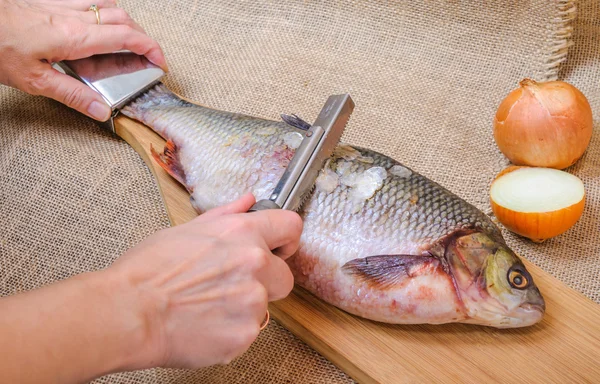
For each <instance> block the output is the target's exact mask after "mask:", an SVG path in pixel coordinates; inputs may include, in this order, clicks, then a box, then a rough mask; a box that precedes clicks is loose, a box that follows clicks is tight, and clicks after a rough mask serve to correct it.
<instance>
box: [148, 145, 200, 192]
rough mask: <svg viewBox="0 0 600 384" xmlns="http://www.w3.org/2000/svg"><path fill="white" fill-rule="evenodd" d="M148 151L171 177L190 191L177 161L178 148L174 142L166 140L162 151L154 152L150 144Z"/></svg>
mask: <svg viewBox="0 0 600 384" xmlns="http://www.w3.org/2000/svg"><path fill="white" fill-rule="evenodd" d="M150 152H151V153H152V158H154V160H155V161H156V162H157V163H158V164H159V165H160V166H161V168H162V169H164V170H165V171H167V173H168V174H169V175H171V177H173V178H174V179H175V180H177V181H178V182H179V183H180V184H181V185H183V186H184V187H186V189H187V190H188V191H189V192H190V193H191V192H192V190H191V189H190V187H188V185H187V184H186V182H185V172H184V171H183V167H182V166H181V162H180V161H179V156H178V150H177V147H176V146H175V143H173V142H172V141H171V140H167V143H166V145H165V149H164V152H163V153H158V152H156V150H155V149H154V147H153V146H152V144H150Z"/></svg>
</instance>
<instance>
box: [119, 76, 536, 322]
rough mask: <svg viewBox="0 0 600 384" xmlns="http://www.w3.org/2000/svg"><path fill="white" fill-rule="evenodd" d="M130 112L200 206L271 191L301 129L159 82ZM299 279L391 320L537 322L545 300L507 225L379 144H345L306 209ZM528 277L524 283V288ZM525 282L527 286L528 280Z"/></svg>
mask: <svg viewBox="0 0 600 384" xmlns="http://www.w3.org/2000/svg"><path fill="white" fill-rule="evenodd" d="M122 112H123V113H124V114H125V115H127V116H129V117H131V118H134V119H136V120H138V121H140V122H142V123H144V124H146V125H147V126H149V127H150V128H152V129H153V130H155V131H156V132H157V133H159V134H160V135H161V136H162V137H164V138H165V139H167V140H168V141H170V142H172V143H173V144H174V152H175V154H176V161H175V162H171V163H165V162H162V164H161V165H162V166H163V167H164V168H165V169H167V170H168V171H169V172H170V173H171V174H173V175H177V174H183V175H184V176H183V180H181V181H182V183H183V184H184V185H185V186H186V187H187V188H188V190H189V191H190V195H191V199H192V203H193V205H194V207H195V208H196V209H197V210H198V212H199V213H201V212H204V211H206V210H208V209H211V208H213V207H216V206H219V205H222V204H226V203H228V202H230V201H232V200H234V199H236V198H238V197H239V196H241V195H242V194H244V193H246V192H248V191H251V192H252V193H254V195H255V197H256V198H257V200H258V199H264V198H268V197H269V195H270V193H271V192H272V190H273V189H274V187H275V185H276V183H277V182H278V180H279V178H280V177H281V175H282V174H283V172H284V171H285V169H286V166H287V165H288V164H289V162H290V160H291V158H292V156H293V154H294V152H295V150H296V148H297V147H298V146H299V144H300V142H301V137H302V136H301V135H300V133H301V132H302V130H301V129H299V128H296V127H294V126H292V125H290V124H288V123H286V122H284V121H271V120H267V119H261V118H255V117H251V116H245V115H242V114H236V113H231V112H226V111H218V110H214V109H210V108H207V107H203V106H199V105H196V104H194V103H191V102H188V101H184V100H182V99H180V98H179V97H178V96H176V95H175V94H173V93H171V92H170V91H169V90H168V89H167V88H166V87H165V86H164V85H158V86H156V87H154V88H153V89H151V90H150V91H148V92H147V93H146V94H144V95H142V96H141V97H139V98H138V99H137V100H135V101H134V102H133V103H131V104H129V105H128V106H126V107H125V108H124V109H123V110H122ZM298 213H299V214H300V215H301V217H302V218H303V221H304V230H303V234H302V237H301V242H300V247H299V250H298V252H297V253H296V254H295V255H294V256H293V257H291V258H290V259H289V260H288V264H289V266H290V268H291V270H292V272H293V274H294V278H295V282H296V284H298V285H300V286H302V287H304V288H305V289H307V290H308V291H310V292H312V293H313V294H314V295H316V296H317V297H319V298H321V299H323V300H325V301H327V302H329V303H331V304H333V305H335V306H337V307H339V308H341V309H343V310H346V311H348V312H350V313H353V314H355V315H358V316H362V317H365V318H369V319H372V320H377V321H382V322H386V323H432V324H439V323H446V322H465V323H475V324H482V325H489V326H495V327H518V326H526V325H530V324H534V323H536V322H537V321H539V320H540V319H541V317H542V315H543V313H544V310H545V305H544V301H543V298H542V296H541V294H540V292H539V290H538V289H537V287H536V286H535V284H534V283H533V279H532V278H531V275H530V274H529V273H528V272H527V270H526V269H525V267H524V265H523V264H522V262H521V260H520V259H519V258H518V257H517V256H516V255H515V254H514V252H512V251H511V250H510V249H509V248H508V247H507V246H506V244H505V242H504V240H503V239H502V235H501V233H500V231H499V229H498V227H497V226H496V225H495V224H494V223H493V222H492V221H491V220H490V219H489V218H488V217H487V216H486V215H485V214H483V213H482V212H481V211H480V210H478V209H477V208H476V207H474V206H473V205H471V204H469V203H467V202H466V201H464V200H463V199H461V198H459V197H458V196H456V195H455V194H453V193H452V192H450V191H448V190H447V189H445V188H443V187H442V186H440V185H439V184H437V183H435V182H433V181H431V180H430V179H428V178H426V177H424V176H422V175H420V174H419V173H417V172H414V171H413V170H411V169H409V168H407V167H405V166H403V165H402V164H400V163H399V162H398V161H396V160H394V159H392V158H390V157H387V156H385V155H383V154H380V153H378V152H376V151H373V150H370V149H366V148H360V147H353V146H349V145H344V144H340V145H338V147H337V148H336V150H335V152H334V155H333V156H332V158H330V159H329V160H328V161H327V163H326V165H325V167H324V168H323V169H322V170H321V172H320V173H319V176H318V178H317V182H316V186H315V188H314V191H313V192H312V193H311V195H310V196H308V197H307V199H306V202H305V203H304V205H303V206H302V207H301V209H300V210H299V212H298ZM523 281H526V282H527V284H526V285H523V284H522V283H523ZM519 282H521V284H519Z"/></svg>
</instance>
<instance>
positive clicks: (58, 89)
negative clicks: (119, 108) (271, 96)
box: [37, 67, 111, 121]
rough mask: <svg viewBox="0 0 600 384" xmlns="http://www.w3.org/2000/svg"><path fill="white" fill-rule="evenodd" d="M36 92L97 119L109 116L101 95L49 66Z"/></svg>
mask: <svg viewBox="0 0 600 384" xmlns="http://www.w3.org/2000/svg"><path fill="white" fill-rule="evenodd" d="M46 71H47V73H45V76H43V78H44V81H43V83H42V84H41V85H40V87H39V89H38V90H37V94H39V95H42V96H46V97H49V98H52V99H54V100H56V101H58V102H60V103H63V104H65V105H66V106H68V107H70V108H73V109H74V110H76V111H79V112H80V113H83V114H84V115H86V116H89V117H91V118H92V119H95V120H98V121H106V120H108V119H109V118H110V114H111V110H110V107H109V106H108V104H106V102H105V101H104V99H102V96H100V94H98V93H97V92H95V91H94V90H92V89H91V88H90V87H88V86H87V85H85V84H84V83H82V82H81V81H79V80H77V79H74V78H72V77H71V76H68V75H65V74H62V73H60V72H59V71H57V70H55V69H53V68H52V67H49V68H47V69H46Z"/></svg>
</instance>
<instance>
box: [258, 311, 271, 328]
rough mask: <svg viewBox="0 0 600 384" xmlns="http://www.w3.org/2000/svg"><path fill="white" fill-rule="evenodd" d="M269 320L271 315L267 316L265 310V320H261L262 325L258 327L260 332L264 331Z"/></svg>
mask: <svg viewBox="0 0 600 384" xmlns="http://www.w3.org/2000/svg"><path fill="white" fill-rule="evenodd" d="M270 318H271V315H269V310H268V309H267V314H266V315H265V319H264V320H263V322H262V324H261V325H260V330H261V331H262V330H263V329H265V327H266V326H267V325H268V324H269V319H270Z"/></svg>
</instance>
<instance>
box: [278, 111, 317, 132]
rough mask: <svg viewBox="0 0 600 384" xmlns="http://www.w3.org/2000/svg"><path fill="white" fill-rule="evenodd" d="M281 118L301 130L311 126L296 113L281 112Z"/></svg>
mask: <svg viewBox="0 0 600 384" xmlns="http://www.w3.org/2000/svg"><path fill="white" fill-rule="evenodd" d="M281 119H282V120H283V121H284V122H286V123H288V124H289V125H291V126H292V127H295V128H298V129H302V130H303V131H307V130H308V129H309V128H310V127H311V124H310V123H307V122H306V121H304V120H302V119H301V118H299V117H298V116H296V115H285V114H282V115H281Z"/></svg>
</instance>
